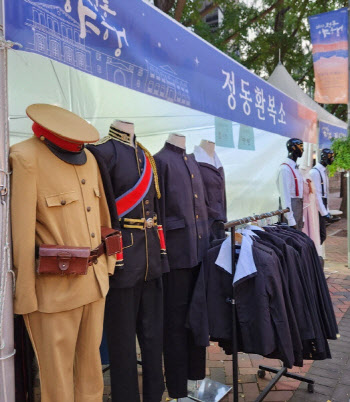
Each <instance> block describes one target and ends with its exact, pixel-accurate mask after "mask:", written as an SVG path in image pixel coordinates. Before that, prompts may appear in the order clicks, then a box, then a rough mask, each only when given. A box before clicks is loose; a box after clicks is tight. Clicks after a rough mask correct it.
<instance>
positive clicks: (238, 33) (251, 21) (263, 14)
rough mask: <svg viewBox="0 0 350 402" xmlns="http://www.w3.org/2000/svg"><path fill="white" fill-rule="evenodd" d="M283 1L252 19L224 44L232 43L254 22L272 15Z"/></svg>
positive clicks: (279, 0)
mask: <svg viewBox="0 0 350 402" xmlns="http://www.w3.org/2000/svg"><path fill="white" fill-rule="evenodd" d="M282 1H283V0H277V1H276V3H274V4H272V6H271V7H269V8H268V9H266V10H265V11H263V12H262V13H260V14H259V15H256V16H255V17H253V18H252V19H250V20H249V21H248V22H247V23H246V24H245V25H244V26H243V27H241V28H240V30H239V31H237V32H235V33H233V34H232V35H230V36H229V37H227V38H226V39H224V40H223V42H222V43H224V44H226V43H228V42H231V40H234V39H236V38H237V37H238V36H239V35H240V34H241V31H242V30H244V29H245V28H248V27H249V26H250V25H251V24H254V22H257V21H259V20H260V19H261V18H264V17H265V16H266V15H268V14H270V13H271V12H272V11H273V10H274V9H275V8H276V7H277V6H278V5H279V4H280V3H281V2H282Z"/></svg>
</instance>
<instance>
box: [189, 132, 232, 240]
mask: <svg viewBox="0 0 350 402" xmlns="http://www.w3.org/2000/svg"><path fill="white" fill-rule="evenodd" d="M193 153H194V156H195V158H196V161H197V162H198V164H199V168H200V171H201V175H202V180H203V183H204V188H205V191H206V198H207V203H208V219H209V229H210V241H211V242H212V241H213V240H216V239H222V238H224V237H225V229H224V226H223V224H224V222H226V221H227V212H226V193H225V173H224V169H223V167H222V164H221V162H220V159H219V158H218V156H217V154H216V152H215V142H212V141H208V140H201V142H200V144H199V146H195V148H194V152H193Z"/></svg>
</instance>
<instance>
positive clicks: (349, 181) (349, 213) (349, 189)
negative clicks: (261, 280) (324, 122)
mask: <svg viewBox="0 0 350 402" xmlns="http://www.w3.org/2000/svg"><path fill="white" fill-rule="evenodd" d="M349 50H350V0H348V136H350V52H349ZM347 175H348V177H347V180H346V184H347V220H348V236H347V237H348V268H350V177H349V172H348V173H347Z"/></svg>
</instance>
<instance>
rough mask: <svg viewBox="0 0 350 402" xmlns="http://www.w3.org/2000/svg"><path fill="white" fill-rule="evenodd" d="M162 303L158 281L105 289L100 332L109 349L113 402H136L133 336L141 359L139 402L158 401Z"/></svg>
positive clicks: (161, 342)
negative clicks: (105, 296) (103, 335)
mask: <svg viewBox="0 0 350 402" xmlns="http://www.w3.org/2000/svg"><path fill="white" fill-rule="evenodd" d="M162 302H163V291H162V280H161V278H158V279H153V280H151V281H149V282H141V283H139V284H137V285H135V286H134V287H132V288H122V289H116V288H110V289H109V292H108V294H107V298H106V310H105V322H104V329H105V332H106V336H107V344H108V350H109V359H110V367H111V389H112V400H113V402H139V401H140V396H139V390H138V375H137V356H136V339H135V333H136V334H137V338H138V341H139V345H140V349H141V357H142V373H143V401H144V402H160V401H161V399H162V395H163V392H164V377H163V372H162V348H163V341H162V339H163V319H162V318H163V303H162ZM130 356H134V357H133V358H130Z"/></svg>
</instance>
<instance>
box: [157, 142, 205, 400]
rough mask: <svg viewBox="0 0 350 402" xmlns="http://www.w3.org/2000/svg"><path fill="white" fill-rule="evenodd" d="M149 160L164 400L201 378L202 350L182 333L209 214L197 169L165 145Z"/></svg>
mask: <svg viewBox="0 0 350 402" xmlns="http://www.w3.org/2000/svg"><path fill="white" fill-rule="evenodd" d="M154 159H155V161H156V164H157V171H158V175H159V185H160V191H161V194H162V197H161V199H160V212H161V217H162V222H163V226H164V233H165V240H166V244H167V253H168V261H169V266H170V272H169V273H166V274H165V275H163V284H164V365H165V376H166V383H167V388H168V392H169V396H170V397H172V398H183V397H185V396H187V379H190V380H199V379H202V378H204V377H205V347H198V346H196V345H195V342H194V339H193V335H192V334H191V332H190V331H189V330H188V329H187V328H186V319H187V314H188V308H189V304H190V302H191V298H192V293H193V289H194V286H195V283H196V280H197V277H198V273H199V264H200V262H201V261H202V259H203V257H204V255H205V253H206V251H207V248H208V241H209V230H208V213H207V205H206V202H205V192H204V187H203V181H202V178H201V174H200V170H199V166H198V164H197V162H196V161H195V159H194V156H193V155H188V154H186V153H185V151H184V150H183V149H182V148H179V147H177V146H175V145H172V144H170V143H165V146H164V147H163V148H162V149H161V151H159V152H158V153H157V154H156V155H155V156H154Z"/></svg>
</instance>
